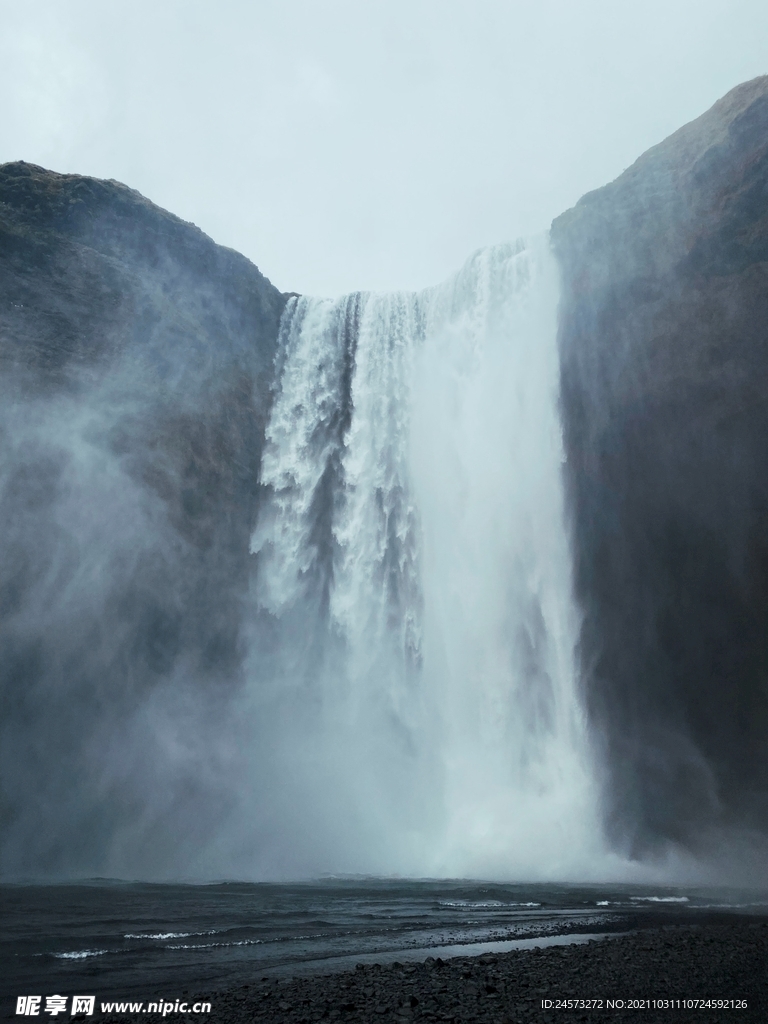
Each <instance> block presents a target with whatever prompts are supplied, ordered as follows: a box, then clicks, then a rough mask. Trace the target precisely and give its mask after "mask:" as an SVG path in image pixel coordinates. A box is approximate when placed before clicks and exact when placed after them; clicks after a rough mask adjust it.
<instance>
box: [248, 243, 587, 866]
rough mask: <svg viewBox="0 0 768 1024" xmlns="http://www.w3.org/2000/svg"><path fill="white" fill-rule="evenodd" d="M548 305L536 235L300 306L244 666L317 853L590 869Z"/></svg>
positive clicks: (283, 349) (286, 788) (547, 272)
mask: <svg viewBox="0 0 768 1024" xmlns="http://www.w3.org/2000/svg"><path fill="white" fill-rule="evenodd" d="M557 298H558V287H557V273H556V268H555V264H554V260H553V258H552V256H551V254H550V252H549V248H548V242H547V240H546V239H538V240H534V241H533V242H531V243H529V244H527V245H523V244H522V243H518V244H516V245H503V246H497V247H494V248H490V249H486V250H483V251H481V252H478V253H477V254H475V256H473V257H472V258H471V259H470V260H469V261H468V263H467V264H466V265H465V267H464V268H463V269H462V270H461V271H460V272H459V273H458V274H457V275H456V276H455V277H454V278H452V279H450V280H449V281H447V282H446V283H444V284H443V285H440V286H438V287H436V288H432V289H428V290H426V291H424V292H421V293H418V294H393V295H373V294H358V295H352V296H348V297H345V298H343V299H341V300H338V301H329V300H315V299H307V298H299V299H293V300H291V301H290V303H289V306H288V307H287V309H286V312H285V314H284V316H283V322H282V326H281V337H280V341H279V349H280V351H279V356H278V359H279V365H278V370H279V377H278V379H279V384H278V389H277V392H276V395H275V402H274V407H273V412H272V417H271V421H270V424H269V426H268V430H267V446H266V450H265V454H264V457H263V464H262V471H261V481H262V485H263V487H264V488H265V498H264V500H263V502H262V505H261V509H260V515H259V521H258V524H257V527H256V530H255V532H254V534H253V538H252V544H251V549H252V551H253V553H254V554H256V555H257V556H258V558H257V569H256V574H255V584H254V600H255V609H254V620H255V621H256V622H257V623H258V625H257V627H254V632H253V636H252V641H251V665H252V675H253V677H254V682H253V693H254V698H253V699H254V701H255V702H256V706H257V708H258V713H259V720H260V722H261V728H262V733H261V740H260V743H261V746H262V748H268V752H267V753H266V754H264V755H263V757H261V759H260V760H259V766H258V768H259V772H260V773H261V774H262V775H264V773H265V765H267V764H269V765H271V768H270V769H269V771H267V775H269V776H270V777H271V779H272V785H275V786H276V788H277V792H278V793H279V799H278V798H276V799H275V800H273V801H272V803H271V804H270V810H269V813H268V814H267V815H266V816H264V815H263V814H262V817H263V818H264V820H265V821H268V822H269V827H270V828H272V829H274V828H278V832H280V833H281V834H284V835H285V836H287V837H290V838H289V839H286V842H290V843H292V844H293V845H294V846H296V845H299V846H303V848H304V849H305V851H311V852H309V853H306V854H305V856H304V859H303V860H302V861H301V863H302V865H305V868H304V869H305V870H307V871H310V872H311V871H313V870H314V871H315V872H317V871H322V870H330V871H373V872H384V873H391V872H400V873H408V874H418V875H427V874H453V875H457V874H461V875H474V876H478V875H486V876H489V875H493V876H507V877H509V876H516V877H528V878H533V877H542V876H549V877H554V876H558V875H559V876H566V875H570V876H572V877H575V876H581V877H585V876H589V875H591V874H593V873H594V871H595V870H597V869H596V867H595V857H596V856H598V855H599V851H600V842H599V839H598V836H599V826H598V815H597V812H596V807H595V789H594V786H593V784H592V782H591V777H590V771H589V757H588V748H587V743H586V739H585V730H584V724H583V721H582V716H581V713H580V709H579V704H578V700H577V692H576V691H577V688H576V685H575V672H574V658H573V653H574V643H575V637H576V631H577V621H576V615H575V611H574V606H573V601H572V596H571V578H570V560H569V552H568V545H567V539H566V532H565V527H564V521H563V496H562V479H561V475H562V460H563V450H562V441H561V433H560V424H559V418H558V412H557V395H558V356H557V347H556V309H557ZM270 752H271V753H270ZM288 821H290V824H288V823H287V822H288ZM272 842H273V851H272V858H273V860H274V859H275V858H278V859H279V857H280V840H279V838H278V839H275V838H274V836H273V839H272Z"/></svg>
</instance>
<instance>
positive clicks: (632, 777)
mask: <svg viewBox="0 0 768 1024" xmlns="http://www.w3.org/2000/svg"><path fill="white" fill-rule="evenodd" d="M551 237H552V242H553V246H554V249H555V252H556V254H557V256H558V258H559V261H560V265H561V269H562V282H563V285H562V287H563V293H562V299H561V309H560V327H559V344H560V351H561V386H562V394H561V403H562V414H563V421H564V430H565V440H566V448H567V464H566V477H567V487H568V498H569V506H570V510H571V528H572V542H573V552H574V558H575V576H576V590H577V596H578V599H579V602H580V604H581V607H582V610H583V615H584V619H583V625H582V630H581V642H580V659H581V669H582V686H583V692H584V695H585V699H586V705H587V708H588V713H589V718H590V721H591V724H592V730H593V735H594V737H595V742H596V746H597V750H598V753H599V756H600V759H601V763H602V767H603V772H604V778H605V794H606V813H607V820H608V824H609V830H610V834H611V836H612V838H613V840H614V842H616V843H617V844H618V845H619V846H620V847H622V848H624V849H626V850H628V851H630V852H632V853H642V852H643V851H646V850H648V849H649V847H650V848H652V847H657V846H658V845H659V843H660V842H661V843H663V842H664V841H665V840H675V841H682V842H684V843H685V844H687V845H693V846H694V847H697V848H706V847H707V845H708V844H709V843H711V842H712V841H713V840H715V839H716V837H717V836H722V829H724V828H725V829H727V830H728V831H729V833H731V834H735V832H738V831H741V832H742V833H744V834H745V835H746V834H747V833H749V832H750V830H753V829H758V830H760V829H764V828H765V827H766V826H768V401H767V400H766V399H767V397H768V77H764V78H758V79H755V80H754V81H751V82H748V83H745V84H744V85H741V86H739V87H738V88H736V89H734V90H733V91H732V92H730V93H729V94H728V95H727V96H725V97H724V98H723V99H721V100H720V101H719V102H718V103H716V104H715V106H714V107H712V109H711V110H709V111H708V112H707V113H705V114H704V115H703V116H701V117H700V118H698V119H697V120H696V121H693V122H692V123H691V124H688V125H686V126H685V127H683V128H681V129H680V130H679V131H677V132H676V133H675V134H674V135H672V136H671V137H670V138H668V139H666V140H665V141H664V142H662V143H661V144H660V145H658V146H656V147H654V148H653V149H651V150H649V151H648V152H647V153H645V154H644V155H643V156H642V157H640V159H639V160H638V161H637V162H636V163H635V164H633V165H632V167H630V168H629V169H628V170H627V171H625V172H624V174H622V175H621V177H619V178H618V179H617V180H616V181H614V182H613V183H612V184H610V185H607V186H605V187H604V188H601V189H599V190H597V191H596V192H591V193H589V194H588V195H586V196H584V197H583V198H582V199H581V200H580V201H579V203H577V205H576V206H575V207H574V208H573V209H571V210H569V211H568V212H567V213H564V214H563V215H562V216H560V217H558V218H557V219H556V220H555V222H554V223H553V225H552V232H551ZM718 841H719V840H718Z"/></svg>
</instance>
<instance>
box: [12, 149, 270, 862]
mask: <svg viewBox="0 0 768 1024" xmlns="http://www.w3.org/2000/svg"><path fill="white" fill-rule="evenodd" d="M285 301H286V300H285V297H284V296H283V295H281V294H280V293H279V292H278V291H277V290H276V289H275V288H273V287H272V285H270V283H269V282H268V281H267V280H266V279H265V278H264V277H263V276H262V275H261V274H260V273H259V271H258V270H257V268H256V267H254V266H253V265H252V264H251V263H250V262H249V261H248V260H247V259H245V258H244V257H243V256H241V255H239V254H238V253H236V252H233V251H232V250H229V249H224V248H222V247H220V246H217V245H215V244H214V243H213V242H212V241H211V239H209V238H207V237H206V236H205V235H204V234H203V233H202V232H201V231H200V230H199V229H197V228H196V227H194V226H193V225H191V224H186V223H184V222H183V221H181V220H179V219H178V218H177V217H174V216H172V215H171V214H168V213H166V212H165V211H163V210H160V209H159V208H158V207H156V206H154V205H153V204H152V203H150V202H148V201H147V200H146V199H144V198H143V197H142V196H141V195H139V193H138V192H134V191H133V190H131V189H129V188H126V187H125V186H124V185H120V184H118V183H117V182H110V181H97V180H95V179H92V178H84V177H81V176H78V175H63V174H55V173H53V172H51V171H46V170H43V169H42V168H40V167H35V166H33V165H31V164H25V163H14V164H5V165H3V166H2V167H0V436H1V437H2V447H1V448H0V517H2V522H3V524H4V534H3V545H2V550H0V647H2V650H3V657H2V659H0V699H1V700H2V703H3V707H4V709H5V711H4V714H3V721H2V725H1V726H0V728H1V729H2V734H1V736H0V751H2V753H1V755H0V756H1V757H2V771H1V772H0V774H2V779H3V782H2V786H3V788H2V791H0V814H2V817H3V822H4V827H3V833H4V839H5V840H6V842H5V844H4V848H3V852H2V853H0V869H2V870H3V871H4V872H6V873H10V874H11V875H15V874H19V873H20V872H21V873H24V874H27V875H29V874H32V875H44V874H45V872H46V871H48V870H49V869H52V870H56V871H58V872H65V873H73V874H75V875H89V874H100V873H104V872H105V865H106V860H105V858H106V857H107V856H108V851H109V850H110V848H111V846H112V838H113V836H114V835H115V832H116V830H119V831H123V830H127V831H128V832H130V831H132V830H135V836H136V841H135V844H134V847H133V849H131V850H129V849H128V848H126V849H125V851H124V852H125V856H124V858H123V860H122V861H119V862H112V865H111V867H110V869H109V870H110V871H111V872H112V873H115V872H116V871H120V870H121V867H120V865H121V863H122V864H124V865H125V868H124V870H127V871H129V872H131V871H133V872H134V873H139V874H140V873H142V871H144V872H146V871H147V870H149V871H150V872H151V871H153V870H156V869H160V870H161V871H162V870H163V869H162V868H161V867H160V865H161V864H162V863H165V864H166V866H168V867H169V870H173V871H175V872H179V871H180V870H181V871H183V862H184V860H185V849H186V845H187V844H189V849H190V850H191V849H192V848H193V847H195V846H197V847H198V848H200V847H201V844H203V843H204V842H205V841H206V837H207V836H210V835H211V833H212V830H214V829H215V822H216V820H217V817H218V815H219V814H220V813H221V809H222V807H223V801H222V799H221V795H220V794H212V793H207V794H206V793H205V792H204V787H202V788H201V785H200V778H199V775H198V777H197V778H195V777H192V776H190V775H188V774H187V773H186V771H185V769H184V768H183V767H182V761H183V759H184V755H183V754H181V750H180V749H179V750H178V751H177V754H176V755H173V756H174V758H177V757H178V755H179V754H181V758H182V760H181V761H178V760H176V769H174V768H172V767H171V766H170V765H169V764H167V763H166V760H165V758H166V757H167V754H163V752H162V749H161V747H162V744H157V743H156V742H153V741H152V740H151V738H150V736H151V733H152V731H153V730H152V729H151V728H150V729H147V728H146V725H144V726H141V725H140V724H139V720H140V719H141V717H142V715H145V714H146V709H148V707H149V706H150V704H151V702H152V700H154V701H155V702H156V712H157V714H158V715H159V716H160V717H159V718H158V717H155V718H154V721H155V724H156V725H158V726H160V728H161V729H162V728H164V727H163V726H162V725H161V724H160V722H161V719H162V716H163V711H162V710H161V705H163V704H164V705H165V706H166V708H167V709H169V708H170V705H172V704H174V703H175V704H176V706H177V707H179V706H181V705H184V704H185V703H187V702H188V700H189V697H190V696H191V695H192V693H198V694H200V693H202V694H207V695H208V700H213V701H214V704H215V705H216V706H218V707H219V708H220V707H221V705H222V701H223V698H224V696H225V694H226V693H227V692H228V690H230V689H231V688H232V687H233V686H236V685H237V680H238V673H239V665H240V660H241V657H242V647H243V644H242V640H241V637H240V635H239V630H240V619H241V616H240V614H239V608H240V602H241V600H242V596H243V593H244V591H245V587H246V582H247V571H248V568H247V567H248V561H249V553H248V545H249V538H250V531H251V528H252V525H253V522H254V516H255V509H256V502H257V493H258V473H257V471H256V467H258V464H259V456H260V451H261V445H262V442H263V432H264V424H265V420H266V417H267V415H268V411H269V403H270V383H271V377H272V372H273V370H272V365H273V357H274V351H275V344H276V338H277V328H278V322H279V318H280V314H281V311H282V308H283V306H284V303H285ZM161 693H164V694H165V695H166V698H163V699H159V695H160V694H161ZM171 693H173V694H174V697H173V698H172V699H171V701H170V704H168V701H167V697H168V695H169V694H171ZM151 695H154V696H151ZM158 700H159V703H157V702H158ZM142 709H144V710H142ZM213 717H214V716H213V715H212V714H211V713H210V711H206V712H205V718H206V722H205V723H203V725H202V726H201V733H200V735H199V737H198V739H197V740H196V741H195V742H199V743H203V744H204V745H205V744H206V743H207V740H208V729H210V727H211V724H212V720H213ZM142 733H143V737H142ZM182 745H183V744H182ZM214 756H215V755H214ZM121 759H122V761H123V765H122V767H120V768H119V769H118V768H117V767H116V764H117V762H118V761H120V760H121ZM54 766H55V767H54ZM178 768H181V773H180V774H179V773H178V771H177V769H178ZM166 769H167V771H166ZM197 771H198V772H199V766H198V769H197ZM160 774H163V776H164V777H165V778H167V779H168V780H169V782H170V785H169V787H168V788H167V789H165V787H163V788H164V789H165V792H162V793H161V792H160V791H159V789H158V787H157V784H156V779H157V777H158V776H159V775H160ZM174 776H175V781H171V780H172V778H173V777H174ZM194 793H197V796H194V795H193V794H194ZM185 794H186V795H185ZM41 806H44V807H46V808H47V810H46V811H45V827H44V828H41V827H40V817H39V814H40V811H39V808H40V807H41ZM164 808H165V809H166V810H168V812H169V817H168V818H167V819H166V818H165V817H164V815H165V810H164ZM128 845H129V846H130V845H131V844H130V843H129V844H128ZM62 851H63V852H62ZM142 851H143V852H142ZM142 863H143V864H144V866H143V867H142ZM129 865H131V866H129Z"/></svg>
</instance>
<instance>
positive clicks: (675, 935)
mask: <svg viewBox="0 0 768 1024" xmlns="http://www.w3.org/2000/svg"><path fill="white" fill-rule="evenodd" d="M208 997H209V998H210V1000H211V1003H212V1013H211V1015H210V1016H208V1015H206V1016H205V1018H204V1019H205V1020H206V1021H207V1022H210V1024H215V1022H222V1024H224V1022H225V1024H230V1022H231V1024H234V1022H239V1021H254V1022H255V1021H263V1022H265V1024H266V1022H268V1024H301V1022H306V1024H310V1022H314V1021H318V1022H319V1021H343V1022H349V1024H363V1022H365V1024H368V1022H371V1021H387V1020H389V1021H413V1022H414V1024H415V1022H419V1021H425V1022H426V1021H430V1022H431V1021H445V1022H452V1024H464V1022H469V1021H473V1022H474V1021H476V1022H487V1024H507V1022H508V1024H516V1022H526V1021H540V1022H542V1024H546V1022H550V1021H552V1022H554V1021H563V1022H566V1021H579V1022H592V1021H614V1020H620V1021H626V1022H634V1021H644V1022H647V1024H652V1022H656V1021H667V1020H669V1021H675V1022H684V1021H686V1022H687V1021H696V1022H697V1024H715V1022H717V1024H719V1022H721V1021H755V1022H765V1021H766V1020H768V919H765V918H734V917H730V918H724V919H722V918H721V919H719V920H718V919H708V920H707V921H706V922H704V923H698V924H693V925H692V924H685V925H682V924H674V925H670V924H667V925H664V926H662V927H654V928H641V929H640V930H638V931H635V932H632V933H629V934H625V935H619V936H616V937H614V938H606V939H600V940H596V941H590V942H588V943H584V944H571V945H565V946H550V947H547V948H534V949H531V950H529V949H526V950H515V951H513V952H509V953H503V954H486V955H482V956H476V957H466V956H464V957H456V958H454V959H450V960H445V961H443V960H442V959H440V958H439V957H438V958H432V957H430V958H428V959H427V960H426V961H425V962H419V963H407V964H401V963H397V962H395V963H391V964H386V965H385V964H358V965H357V966H356V968H355V969H354V970H351V971H345V972H343V973H337V974H319V975H314V976H311V977H308V976H302V977H294V978H274V977H272V978H259V979H256V978H255V979H254V980H253V982H252V983H250V984H248V985H242V986H240V987H238V988H234V989H229V990H227V991H223V992H211V993H209V994H208ZM558 1000H560V1001H563V1000H574V1001H576V1004H575V1005H574V1004H573V1003H572V1004H571V1006H570V1007H568V1006H565V1007H558V1006H557V1001H558ZM611 1000H613V1001H614V1002H613V1005H611V1004H610V1002H609V1001H611ZM622 1000H623V1001H624V1005H623V1006H622V1005H621V1002H620V1001H622ZM633 1000H634V1001H635V1004H634V1006H633V1005H632V1001H633ZM654 1000H655V1001H656V1002H655V1003H654ZM665 1000H666V1001H667V1004H666V1005H664V1004H663V1001H665ZM691 1000H700V1001H701V1000H704V1001H710V1003H711V1001H713V1000H722V1001H728V1003H730V1002H731V1001H733V1003H734V1005H733V1006H726V1007H724V1006H722V1005H721V1006H717V1005H715V1006H714V1007H713V1006H712V1005H704V1006H701V1005H699V1006H696V1007H694V1006H691V1005H688V1006H686V1005H684V1002H683V1001H691ZM738 1000H745V1001H746V1007H741V1008H739V1007H737V1005H736V1002H737V1001H738ZM547 1001H549V1003H548V1002H547ZM590 1001H592V1002H591V1004H590ZM594 1001H598V1002H597V1004H595V1003H594ZM638 1001H642V1002H643V1003H644V1005H642V1006H641V1007H639V1008H638V1007H637V1002H638ZM103 1019H105V1020H106V1019H108V1018H103ZM109 1019H114V1020H115V1021H118V1020H119V1021H122V1022H123V1024H125V1022H126V1021H127V1019H128V1018H126V1017H115V1018H109ZM146 1019H147V1018H146V1016H144V1017H143V1018H142V1017H137V1018H136V1020H144V1022H146ZM176 1019H177V1020H178V1019H179V1015H176ZM184 1019H194V1020H200V1019H201V1018H200V1017H194V1018H184Z"/></svg>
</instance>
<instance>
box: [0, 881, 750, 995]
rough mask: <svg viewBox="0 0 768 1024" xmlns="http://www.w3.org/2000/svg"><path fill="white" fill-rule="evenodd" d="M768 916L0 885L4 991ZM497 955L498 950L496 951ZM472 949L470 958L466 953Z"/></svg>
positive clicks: (375, 884)
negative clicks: (640, 924)
mask: <svg viewBox="0 0 768 1024" xmlns="http://www.w3.org/2000/svg"><path fill="white" fill-rule="evenodd" d="M711 909H725V910H739V911H741V912H750V911H753V912H756V913H766V912H768V899H767V898H766V897H765V896H764V895H763V896H761V895H759V894H755V893H746V894H745V893H744V892H734V891H732V890H712V889H679V888H678V889H669V888H657V887H652V886H648V885H641V884H635V885H603V886H600V885H573V886H570V885H552V884H545V885H542V884H531V885H514V884H499V883H490V882H488V883H483V882H468V881H399V880H377V879H324V880H321V881H317V882H310V883H303V884H291V885H274V884H252V883H240V882H224V883H219V884H205V885H189V884H185V885H168V884H148V883H128V882H114V881H104V880H95V881H90V882H84V883H78V884H65V885H22V884H18V885H4V886H0V910H1V917H0V920H1V921H2V924H1V925H0V966H1V967H2V981H0V986H1V988H0V991H1V992H2V996H3V1005H4V1009H5V1012H6V1013H7V1012H8V1008H9V1007H10V1006H11V1003H12V999H13V997H15V996H16V995H23V994H31V993H37V994H43V995H46V994H53V993H60V994H73V993H95V994H97V995H108V994H113V995H120V994H125V995H128V994H130V993H135V994H136V995H137V996H138V995H140V994H141V993H144V994H146V995H150V994H152V993H165V994H166V995H167V996H170V995H174V996H178V995H180V994H181V993H182V991H184V990H185V989H186V990H190V991H195V990H198V991H199V990H206V989H215V988H220V987H224V986H228V985H235V984H243V983H246V982H248V981H253V980H255V979H257V978H259V977H261V976H263V975H264V974H273V973H276V972H283V973H298V972H299V971H301V970H324V969H325V970H328V969H333V968H334V967H338V966H342V965H345V964H346V963H348V962H350V961H349V960H348V959H347V958H352V959H351V962H354V959H355V958H358V959H371V958H376V959H381V960H385V959H389V960H391V959H398V958H399V959H409V958H412V957H422V958H423V957H426V956H427V955H428V954H429V953H430V952H431V953H432V955H434V956H439V955H441V953H442V955H444V956H445V955H449V954H450V953H452V952H455V947H456V946H457V945H464V944H467V945H469V946H470V947H471V949H476V950H477V951H478V952H480V951H482V950H483V949H485V948H487V946H486V945H485V944H487V943H491V942H492V943H495V944H499V943H509V942H514V941H519V940H526V939H533V938H535V937H547V936H550V937H551V936H555V935H566V934H580V935H581V934H585V933H591V934H597V933H604V932H610V931H617V930H625V929H627V928H630V927H632V926H633V925H634V924H635V923H636V921H637V918H638V915H639V914H640V913H643V914H647V913H648V912H649V911H651V912H653V913H656V914H660V915H665V916H668V915H670V914H674V915H676V916H677V917H679V916H680V914H684V915H686V916H688V915H693V916H696V915H697V914H698V913H700V912H702V911H704V910H711ZM497 948H498V945H497ZM470 951H471V950H470Z"/></svg>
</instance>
